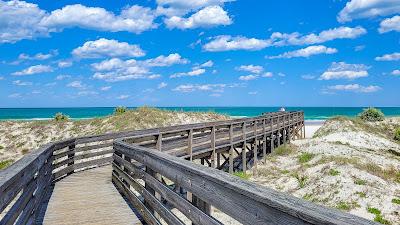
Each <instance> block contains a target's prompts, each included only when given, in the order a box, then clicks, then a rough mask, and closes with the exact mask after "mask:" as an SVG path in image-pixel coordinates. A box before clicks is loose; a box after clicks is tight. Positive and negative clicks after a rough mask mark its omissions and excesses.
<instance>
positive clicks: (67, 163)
mask: <svg viewBox="0 0 400 225" xmlns="http://www.w3.org/2000/svg"><path fill="white" fill-rule="evenodd" d="M271 115H274V114H271ZM246 120H247V119H237V120H233V121H237V122H241V121H246ZM224 123H226V122H225V121H220V122H213V123H199V124H192V125H190V126H191V127H193V128H196V127H201V126H204V125H205V124H208V125H210V124H215V125H218V124H224ZM185 126H186V125H185ZM185 126H171V127H165V128H155V129H147V130H140V131H129V132H120V133H109V134H102V135H94V136H87V137H79V138H71V139H68V140H63V141H59V142H54V143H50V144H48V145H45V146H43V147H41V148H40V149H37V150H36V151H33V152H31V153H29V154H27V155H25V156H24V157H23V158H22V159H20V160H18V161H17V162H15V163H14V164H13V165H11V166H10V167H8V168H7V169H5V170H2V171H0V224H14V223H15V224H34V223H35V219H36V217H37V215H38V211H39V208H40V206H41V203H42V202H43V200H44V198H45V197H46V194H48V193H49V191H51V186H52V184H53V183H54V182H56V181H58V180H60V179H62V178H64V177H66V176H68V175H69V174H71V173H74V172H79V171H81V170H85V169H90V168H94V167H98V166H103V165H107V164H110V163H111V162H112V160H113V159H112V154H113V149H112V145H113V141H114V140H115V139H116V138H124V137H132V138H133V140H136V141H138V140H139V139H141V140H143V141H145V140H146V139H149V137H150V136H151V134H159V133H160V132H168V131H172V130H179V129H182V127H185Z"/></svg>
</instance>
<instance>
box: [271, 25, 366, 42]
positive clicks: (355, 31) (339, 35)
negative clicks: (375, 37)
mask: <svg viewBox="0 0 400 225" xmlns="http://www.w3.org/2000/svg"><path fill="white" fill-rule="evenodd" d="M366 33H367V30H365V29H364V28H363V27H361V26H357V27H343V26H342V27H336V28H332V29H328V30H324V31H321V32H320V33H318V34H314V33H311V34H307V35H301V34H300V33H298V32H294V33H290V34H287V33H280V32H274V33H272V35H271V37H270V40H271V42H273V44H274V45H275V46H284V45H313V44H320V43H324V42H327V41H332V40H336V39H355V38H358V37H360V36H361V35H364V34H366Z"/></svg>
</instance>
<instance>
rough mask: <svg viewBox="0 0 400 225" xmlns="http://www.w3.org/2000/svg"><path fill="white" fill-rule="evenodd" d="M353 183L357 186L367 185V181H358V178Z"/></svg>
mask: <svg viewBox="0 0 400 225" xmlns="http://www.w3.org/2000/svg"><path fill="white" fill-rule="evenodd" d="M354 183H355V184H357V185H366V184H367V181H366V180H362V179H360V178H357V179H356V180H355V181H354Z"/></svg>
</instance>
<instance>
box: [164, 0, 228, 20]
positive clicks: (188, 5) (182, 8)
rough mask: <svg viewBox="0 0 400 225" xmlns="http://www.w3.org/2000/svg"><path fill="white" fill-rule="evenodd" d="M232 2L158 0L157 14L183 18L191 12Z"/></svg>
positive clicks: (220, 0)
mask: <svg viewBox="0 0 400 225" xmlns="http://www.w3.org/2000/svg"><path fill="white" fill-rule="evenodd" d="M230 1H232V0H157V5H158V6H157V13H158V14H161V15H166V16H168V17H172V16H183V15H186V14H187V13H189V12H192V11H196V10H199V9H201V8H204V7H207V6H215V5H223V4H224V3H225V2H230Z"/></svg>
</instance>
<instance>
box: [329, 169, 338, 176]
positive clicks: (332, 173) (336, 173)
mask: <svg viewBox="0 0 400 225" xmlns="http://www.w3.org/2000/svg"><path fill="white" fill-rule="evenodd" d="M339 174H340V172H339V171H338V170H335V169H330V170H329V175H331V176H337V175H339Z"/></svg>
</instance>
